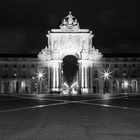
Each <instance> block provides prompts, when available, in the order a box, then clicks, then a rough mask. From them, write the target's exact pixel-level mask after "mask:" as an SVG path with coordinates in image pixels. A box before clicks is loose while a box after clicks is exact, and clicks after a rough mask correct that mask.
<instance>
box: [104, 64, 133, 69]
mask: <svg viewBox="0 0 140 140" xmlns="http://www.w3.org/2000/svg"><path fill="white" fill-rule="evenodd" d="M110 66H111V65H109V64H106V65H105V67H106V68H109V67H110ZM118 66H119V64H115V65H114V67H115V68H118ZM131 66H132V67H136V64H132V65H131ZM123 67H127V64H123Z"/></svg>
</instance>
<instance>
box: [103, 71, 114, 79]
mask: <svg viewBox="0 0 140 140" xmlns="http://www.w3.org/2000/svg"><path fill="white" fill-rule="evenodd" d="M111 73H112V72H109V69H107V70H103V72H101V74H102V76H101V77H103V78H104V80H107V79H109V78H110V77H112V76H111Z"/></svg>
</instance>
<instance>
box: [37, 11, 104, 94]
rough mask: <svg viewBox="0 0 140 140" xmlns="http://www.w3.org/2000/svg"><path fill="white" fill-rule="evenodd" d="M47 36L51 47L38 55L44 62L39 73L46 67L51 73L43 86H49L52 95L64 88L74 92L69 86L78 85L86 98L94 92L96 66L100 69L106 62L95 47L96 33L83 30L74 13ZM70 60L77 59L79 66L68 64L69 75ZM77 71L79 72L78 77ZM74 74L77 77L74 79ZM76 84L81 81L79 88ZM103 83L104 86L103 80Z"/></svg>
mask: <svg viewBox="0 0 140 140" xmlns="http://www.w3.org/2000/svg"><path fill="white" fill-rule="evenodd" d="M46 36H47V38H48V46H46V47H45V48H44V49H43V50H42V51H41V52H40V53H39V54H38V59H39V61H40V62H41V63H40V64H39V65H38V69H42V68H46V67H47V69H48V71H47V75H48V76H47V78H46V79H45V78H43V82H46V83H47V84H44V85H45V86H46V88H47V89H49V90H50V91H53V92H58V91H61V89H62V88H63V87H67V88H70V87H69V86H70V85H71V84H72V85H73V84H74V86H76V87H78V90H79V91H80V92H81V93H83V94H87V93H89V92H93V85H92V84H93V83H92V82H93V79H94V77H93V76H92V74H93V70H92V68H93V66H95V67H96V68H97V69H98V67H100V66H99V65H98V62H99V61H100V60H101V59H102V54H101V53H100V52H99V51H98V49H95V48H94V46H93V44H92V38H93V36H94V35H93V34H92V31H89V30H88V29H80V26H79V23H78V22H77V20H76V18H75V17H74V16H73V15H72V14H71V12H70V13H69V15H68V16H67V17H65V18H64V19H63V20H62V24H61V25H60V29H51V31H49V32H48V34H47V35H46ZM68 57H71V58H72V59H74V62H75V65H72V66H71V67H68V66H69V65H71V64H69V61H67V64H68V66H66V67H68V68H67V70H66V71H65V65H67V64H66V63H64V61H65V60H66V59H67V58H68ZM96 62H97V63H96ZM73 67H75V68H73ZM74 69H75V70H74ZM76 69H78V72H77V73H76ZM72 70H73V71H72ZM70 73H73V74H74V73H75V74H74V75H73V76H72V75H70ZM66 75H67V76H66ZM69 75H70V76H69ZM68 77H71V78H68ZM74 78H75V79H74ZM44 80H45V81H44ZM74 81H77V82H76V84H75V83H73V82H74ZM65 82H68V83H65ZM99 82H100V83H101V80H99ZM40 84H42V83H40ZM67 84H69V86H68V85H67ZM101 84H102V83H101ZM101 84H99V86H100V85H101ZM72 87H73V86H72ZM97 87H98V86H97ZM102 87H103V86H100V87H99V88H98V90H97V92H98V91H99V90H100V92H102Z"/></svg>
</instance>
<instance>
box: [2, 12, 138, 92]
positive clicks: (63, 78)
mask: <svg viewBox="0 0 140 140" xmlns="http://www.w3.org/2000/svg"><path fill="white" fill-rule="evenodd" d="M46 36H47V38H48V45H47V46H46V47H45V48H44V49H43V50H42V51H41V52H39V54H38V55H27V54H26V55H20V54H16V55H15V54H11V55H2V54H1V55H0V93H6V94H7V93H8V94H14V93H18V94H22V93H27V94H32V93H34V94H40V93H44V94H48V93H52V92H63V91H69V90H71V91H72V93H76V94H78V93H81V94H94V93H104V92H111V93H122V92H132V93H137V92H140V56H139V55H138V54H137V55H134V54H133V55H124V54H122V55H115V54H114V55H113V54H110V55H106V54H101V53H100V52H99V50H98V49H95V48H94V46H92V45H93V44H92V38H93V34H92V32H91V31H89V30H88V29H80V27H79V23H78V22H77V19H76V18H75V17H74V16H72V14H71V12H70V13H69V15H68V16H67V17H65V18H64V19H63V21H62V24H61V25H60V29H52V30H51V31H49V32H48V34H47V35H46ZM71 60H73V61H74V63H73V62H71ZM71 63H72V64H71ZM69 66H70V67H69ZM66 67H69V68H66Z"/></svg>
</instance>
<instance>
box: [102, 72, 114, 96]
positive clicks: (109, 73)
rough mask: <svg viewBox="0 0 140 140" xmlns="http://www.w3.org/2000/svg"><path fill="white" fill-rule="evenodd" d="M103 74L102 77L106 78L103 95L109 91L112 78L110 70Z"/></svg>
mask: <svg viewBox="0 0 140 140" xmlns="http://www.w3.org/2000/svg"><path fill="white" fill-rule="evenodd" d="M101 73H102V77H103V78H104V87H103V93H104V94H105V93H106V92H107V91H108V82H109V78H110V77H111V73H112V72H109V69H108V70H104V71H103V72H101Z"/></svg>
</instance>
